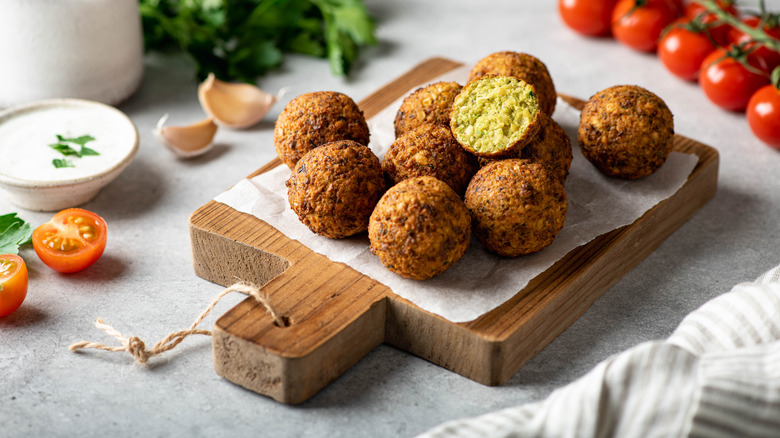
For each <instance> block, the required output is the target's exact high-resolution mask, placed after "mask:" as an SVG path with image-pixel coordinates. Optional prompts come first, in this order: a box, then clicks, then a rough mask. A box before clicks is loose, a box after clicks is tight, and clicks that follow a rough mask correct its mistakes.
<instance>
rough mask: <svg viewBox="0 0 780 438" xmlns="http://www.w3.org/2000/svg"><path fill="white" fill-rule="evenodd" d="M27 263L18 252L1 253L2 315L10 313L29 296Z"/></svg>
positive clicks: (0, 296) (0, 293) (0, 297)
mask: <svg viewBox="0 0 780 438" xmlns="http://www.w3.org/2000/svg"><path fill="white" fill-rule="evenodd" d="M28 279H29V278H28V275H27V265H25V264H24V260H22V258H21V257H19V256H18V255H16V254H3V255H0V317H3V316H6V315H10V314H12V313H13V312H15V311H16V309H18V308H19V306H21V305H22V303H23V302H24V299H25V297H27V283H28Z"/></svg>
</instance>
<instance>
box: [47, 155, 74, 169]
mask: <svg viewBox="0 0 780 438" xmlns="http://www.w3.org/2000/svg"><path fill="white" fill-rule="evenodd" d="M51 164H53V165H54V167H56V168H57V169H62V168H63V167H76V166H74V165H73V162H72V161H70V160H66V159H64V158H55V159H53V160H51Z"/></svg>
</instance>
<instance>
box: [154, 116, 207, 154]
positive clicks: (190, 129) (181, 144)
mask: <svg viewBox="0 0 780 438" xmlns="http://www.w3.org/2000/svg"><path fill="white" fill-rule="evenodd" d="M166 121H168V114H165V115H164V116H162V118H160V121H159V122H157V128H156V129H155V130H154V133H155V135H156V136H157V140H159V141H160V143H162V144H163V146H165V147H166V148H168V149H169V150H170V151H171V152H173V153H174V154H176V155H177V156H179V157H181V158H192V157H197V156H198V155H202V154H205V153H206V152H208V151H209V150H210V149H211V147H212V146H213V145H214V143H213V140H214V134H216V133H217V125H216V124H215V123H214V121H213V120H212V119H211V118H207V119H205V120H201V121H200V122H197V123H193V124H192V125H188V126H165V122H166Z"/></svg>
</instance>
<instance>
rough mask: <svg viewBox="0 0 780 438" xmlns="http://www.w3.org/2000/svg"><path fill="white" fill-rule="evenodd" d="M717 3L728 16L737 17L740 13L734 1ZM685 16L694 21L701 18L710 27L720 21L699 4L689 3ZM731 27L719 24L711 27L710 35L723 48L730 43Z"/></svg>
mask: <svg viewBox="0 0 780 438" xmlns="http://www.w3.org/2000/svg"><path fill="white" fill-rule="evenodd" d="M715 3H716V4H717V5H718V6H719V7H720V9H722V10H723V11H724V12H726V13H727V14H729V15H731V16H734V17H737V16H739V12H738V11H737V8H736V6H734V0H716V1H715ZM685 16H686V17H688V18H690V19H694V18H697V17H700V20H701V22H702V24H707V25H710V24H712V23H715V22H716V21H718V16H717V15H715V14H713V13H712V12H709V11H707V8H705V7H704V6H702V5H700V4H698V3H688V5H686V6H685ZM730 29H731V26H729V25H728V24H727V23H723V24H718V25H714V26H711V27H710V29H709V30H710V35H712V39H714V40H715V42H716V43H717V44H719V45H721V46H725V45H727V44H728V41H729V30H730Z"/></svg>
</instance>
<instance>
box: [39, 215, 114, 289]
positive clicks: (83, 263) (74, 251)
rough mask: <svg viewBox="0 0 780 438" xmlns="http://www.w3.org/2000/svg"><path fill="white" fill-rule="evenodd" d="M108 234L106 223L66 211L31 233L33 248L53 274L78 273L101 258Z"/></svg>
mask: <svg viewBox="0 0 780 438" xmlns="http://www.w3.org/2000/svg"><path fill="white" fill-rule="evenodd" d="M107 232H108V229H107V228H106V222H105V221H104V220H103V218H101V217H100V216H98V215H97V214H95V213H93V212H91V211H87V210H83V209H81V208H69V209H67V210H62V211H61V212H59V213H57V214H55V215H54V217H53V218H52V219H51V221H49V222H47V223H45V224H43V225H41V226H40V227H38V228H36V229H35V231H33V237H32V242H33V248H35V252H36V253H37V254H38V257H39V258H40V259H41V261H42V262H43V263H45V264H46V265H47V266H49V267H50V268H52V269H54V270H55V271H59V272H63V273H66V274H67V273H71V272H78V271H81V270H82V269H85V268H87V267H89V266H91V265H92V264H93V263H95V262H96V261H97V259H99V258H100V256H101V255H103V250H104V249H105V248H106V236H107Z"/></svg>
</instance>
